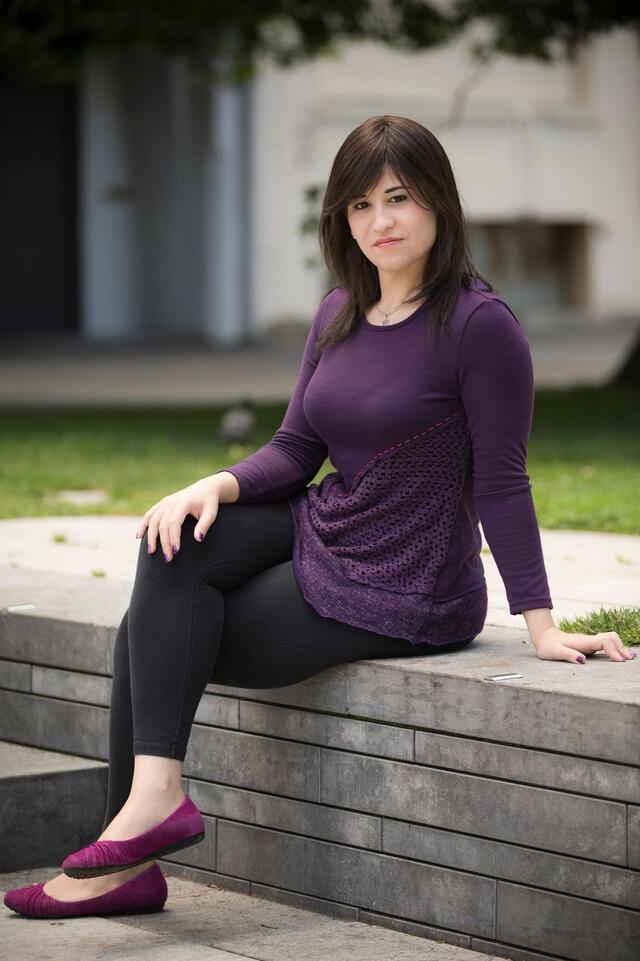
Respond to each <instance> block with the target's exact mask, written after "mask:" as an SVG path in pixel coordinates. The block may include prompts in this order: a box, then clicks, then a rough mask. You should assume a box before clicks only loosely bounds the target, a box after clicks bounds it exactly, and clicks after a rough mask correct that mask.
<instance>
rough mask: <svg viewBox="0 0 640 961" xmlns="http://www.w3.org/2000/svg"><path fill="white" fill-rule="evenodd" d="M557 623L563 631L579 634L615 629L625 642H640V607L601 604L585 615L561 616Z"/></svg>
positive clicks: (629, 643) (630, 643)
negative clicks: (606, 606)
mask: <svg viewBox="0 0 640 961" xmlns="http://www.w3.org/2000/svg"><path fill="white" fill-rule="evenodd" d="M557 624H558V627H559V628H560V630H561V631H571V632H573V633H579V634H599V633H600V632H604V631H615V632H616V633H617V634H618V635H619V637H620V640H621V641H623V642H624V643H625V644H628V645H629V646H632V645H633V644H640V607H608V608H605V607H602V606H600V608H599V609H598V610H597V611H590V612H589V614H586V615H584V617H573V618H568V617H561V618H560V619H559V620H558V622H557Z"/></svg>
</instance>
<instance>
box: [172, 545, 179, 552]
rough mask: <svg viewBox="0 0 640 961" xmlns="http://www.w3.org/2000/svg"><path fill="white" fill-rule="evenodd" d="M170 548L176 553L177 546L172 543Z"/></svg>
mask: <svg viewBox="0 0 640 961" xmlns="http://www.w3.org/2000/svg"><path fill="white" fill-rule="evenodd" d="M171 550H172V551H173V553H174V554H177V553H178V548H177V547H176V545H175V544H172V545H171Z"/></svg>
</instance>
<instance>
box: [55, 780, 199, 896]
mask: <svg viewBox="0 0 640 961" xmlns="http://www.w3.org/2000/svg"><path fill="white" fill-rule="evenodd" d="M204 830H205V826H204V820H203V817H202V815H201V814H200V811H199V810H198V809H197V807H196V806H195V804H194V803H193V801H192V800H191V799H190V798H188V797H184V798H183V799H182V801H181V802H180V804H179V805H178V807H177V808H176V809H175V811H172V812H171V814H169V815H168V817H166V818H165V819H164V821H161V822H160V824H157V825H156V826H155V827H152V828H149V830H148V831H144V832H143V833H142V834H137V835H136V836H135V837H133V838H127V840H126V841H94V842H93V843H92V844H88V845H87V846H86V847H84V848H81V849H80V850H79V851H74V852H73V854H69V855H68V856H67V857H66V858H65V859H64V861H63V862H62V870H63V871H64V873H65V874H68V875H69V877H70V878H97V877H99V876H100V875H102V874H113V873H114V872H115V871H124V870H126V868H131V867H133V866H134V865H135V864H143V863H144V862H145V861H153V860H154V859H155V858H159V857H163V856H164V855H165V854H171V853H172V852H173V851H180V850H181V849H182V848H188V847H189V846H190V845H192V844H197V843H198V842H199V841H202V840H203V838H204Z"/></svg>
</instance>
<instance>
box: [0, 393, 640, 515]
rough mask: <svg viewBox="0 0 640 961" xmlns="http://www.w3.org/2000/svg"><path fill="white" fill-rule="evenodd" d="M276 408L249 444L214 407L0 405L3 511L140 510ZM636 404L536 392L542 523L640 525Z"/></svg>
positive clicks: (231, 452) (228, 455)
mask: <svg viewBox="0 0 640 961" xmlns="http://www.w3.org/2000/svg"><path fill="white" fill-rule="evenodd" d="M284 410H285V406H284V405H282V404H280V405H265V406H263V407H261V408H260V410H259V411H258V424H257V427H256V430H255V432H254V435H253V436H252V437H251V438H250V443H247V444H244V445H230V446H226V445H220V444H219V443H217V441H216V440H215V430H216V427H217V425H218V422H219V420H220V417H221V416H222V413H223V411H222V409H214V408H211V409H205V408H201V407H200V408H187V409H185V408H183V409H178V410H176V409H171V410H157V409H155V410H99V409H88V410H87V409H85V410H73V409H68V410H21V409H16V410H11V411H8V410H4V411H2V412H1V413H0V425H1V426H0V517H1V518H8V517H36V516H43V515H53V514H56V515H63V514H87V513H89V514H103V513H116V514H132V515H135V516H142V514H144V513H145V511H146V510H147V509H148V508H149V507H150V506H151V504H153V503H155V502H156V501H158V500H159V499H160V498H162V497H164V496H165V495H166V494H170V493H173V492H174V491H176V490H179V489H180V488H181V487H184V486H186V485H187V484H190V483H192V482H193V481H195V480H198V479H199V478H200V477H204V476H205V475H207V474H212V473H214V472H215V471H217V470H220V469H221V468H223V467H225V466H231V465H232V464H234V463H236V462H237V461H239V460H241V459H242V458H243V457H246V456H247V455H248V454H250V453H251V452H252V451H253V450H255V449H256V448H257V447H259V446H261V445H262V444H265V443H267V441H268V440H269V439H270V437H271V436H272V435H273V432H274V430H275V429H276V428H277V427H278V425H279V424H280V422H281V420H282V415H283V413H284ZM639 411H640V392H639V391H632V390H631V389H629V388H624V389H623V388H613V387H611V388H604V389H602V388H599V389H580V390H571V391H539V392H538V393H537V395H536V403H535V416H534V424H533V428H532V432H531V438H530V443H529V457H528V465H527V467H528V473H529V477H530V480H531V484H532V487H533V496H534V502H535V506H536V512H537V514H538V520H539V523H540V525H541V526H542V527H548V528H571V529H576V530H577V529H580V530H596V531H616V532H619V533H636V534H637V533H640V432H639V431H638V426H637V425H638V412H639ZM330 470H333V466H332V465H331V463H330V462H329V461H327V462H326V463H325V464H324V466H323V467H322V469H321V470H320V471H319V473H318V475H317V477H316V480H319V479H320V478H321V477H322V476H323V475H324V474H325V473H327V472H328V471H330ZM66 489H71V490H93V489H100V490H104V491H105V492H106V495H107V497H106V500H105V501H104V502H103V503H101V504H89V505H86V506H78V505H74V504H69V503H64V502H62V501H61V500H60V499H59V492H60V491H62V490H66Z"/></svg>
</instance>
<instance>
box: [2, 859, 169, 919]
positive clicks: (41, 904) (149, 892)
mask: <svg viewBox="0 0 640 961" xmlns="http://www.w3.org/2000/svg"><path fill="white" fill-rule="evenodd" d="M45 884H46V881H38V883H37V884H28V885H27V886H26V887H24V888H14V889H13V890H12V891H7V893H6V894H5V896H4V903H5V904H6V906H7V907H8V908H11V910H12V911H16V912H17V913H18V914H24V915H26V917H29V918H77V917H82V916H83V915H86V914H145V913H150V912H151V911H162V909H163V907H164V902H165V901H166V900H167V893H168V892H167V882H166V880H165V876H164V874H163V873H162V871H161V870H160V865H158V864H152V865H151V867H150V868H147V870H146V871H142V872H141V873H140V874H137V875H136V876H135V878H130V880H129V881H125V882H124V884H121V885H120V887H117V888H114V890H113V891H107V893H106V894H100V895H98V896H97V897H95V898H85V899H84V900H82V901H59V900H58V898H54V897H52V895H50V894H47V892H46V891H43V888H44V885H45Z"/></svg>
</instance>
